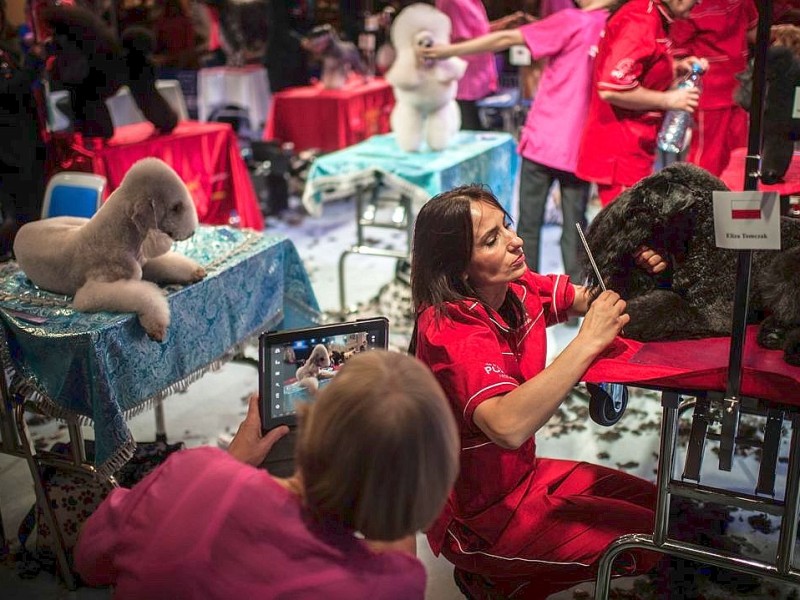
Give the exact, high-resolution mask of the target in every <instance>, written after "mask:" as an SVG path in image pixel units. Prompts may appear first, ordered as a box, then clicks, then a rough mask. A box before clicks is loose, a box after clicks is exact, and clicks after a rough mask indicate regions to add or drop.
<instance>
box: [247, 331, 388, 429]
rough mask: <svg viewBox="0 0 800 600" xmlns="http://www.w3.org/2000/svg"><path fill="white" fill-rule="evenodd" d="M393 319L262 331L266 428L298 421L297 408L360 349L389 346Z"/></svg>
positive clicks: (263, 417)
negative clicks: (390, 325) (391, 320)
mask: <svg viewBox="0 0 800 600" xmlns="http://www.w3.org/2000/svg"><path fill="white" fill-rule="evenodd" d="M387 342H388V321H387V320H386V319H385V318H382V317H380V318H374V319H365V320H363V321H353V322H349V323H336V324H332V325H321V326H317V327H310V328H307V329H297V330H291V331H282V332H273V333H266V334H263V335H262V336H261V340H260V353H259V354H260V356H259V364H260V369H259V375H260V382H261V386H260V387H261V390H260V393H261V420H262V425H263V427H264V429H271V428H273V427H275V426H277V425H281V424H286V425H290V426H293V425H295V424H296V415H297V407H298V405H299V404H300V403H304V402H311V401H313V398H314V394H315V393H316V392H317V391H318V390H321V389H323V388H324V387H325V386H326V385H327V384H328V383H330V381H331V380H332V379H333V378H334V377H335V376H336V373H337V372H338V370H339V369H341V367H342V365H344V364H345V363H346V362H347V361H348V360H349V359H350V358H352V357H353V356H355V355H356V354H358V353H359V352H367V351H369V350H373V349H375V348H383V349H385V348H386V347H387Z"/></svg>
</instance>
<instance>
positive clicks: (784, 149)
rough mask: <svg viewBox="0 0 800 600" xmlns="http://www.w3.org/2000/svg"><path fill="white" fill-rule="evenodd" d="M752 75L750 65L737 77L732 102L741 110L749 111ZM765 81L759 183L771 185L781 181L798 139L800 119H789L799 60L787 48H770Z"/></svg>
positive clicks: (799, 77) (798, 78)
mask: <svg viewBox="0 0 800 600" xmlns="http://www.w3.org/2000/svg"><path fill="white" fill-rule="evenodd" d="M752 72H753V63H752V61H751V62H750V66H749V67H748V70H747V71H745V72H744V73H740V74H739V75H737V77H738V78H739V80H740V82H741V85H740V86H739V87H738V88H737V91H736V94H735V96H734V98H735V100H736V102H737V103H738V104H739V105H740V106H742V108H744V109H745V110H750V103H751V100H752V92H753V74H752ZM765 79H766V90H765V94H766V95H765V102H764V120H763V138H764V143H763V147H762V149H761V156H762V158H761V180H762V181H763V182H764V183H766V184H770V185H771V184H775V183H778V182H780V181H782V180H783V176H784V175H785V174H786V171H787V170H788V169H789V165H790V164H791V161H792V153H793V151H794V143H795V142H796V141H797V140H798V139H800V119H793V118H792V108H793V105H794V94H795V89H796V88H797V87H798V86H800V60H798V59H797V58H796V57H795V55H794V53H793V52H792V51H791V50H790V49H789V48H787V47H784V46H772V47H770V48H769V49H768V50H767V60H766V75H765Z"/></svg>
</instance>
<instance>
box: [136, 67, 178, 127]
mask: <svg viewBox="0 0 800 600" xmlns="http://www.w3.org/2000/svg"><path fill="white" fill-rule="evenodd" d="M128 86H129V87H130V90H131V95H132V96H133V98H134V100H136V104H137V105H138V106H139V108H140V109H141V111H142V114H143V115H144V116H145V118H146V119H147V120H148V121H150V122H151V123H152V124H153V125H155V126H156V129H158V130H159V131H160V132H161V133H169V132H171V131H172V130H173V129H175V127H176V126H177V125H178V115H177V114H175V111H174V110H173V109H172V107H171V106H170V105H169V102H167V101H166V100H165V99H164V96H162V95H161V93H160V92H159V91H158V90H157V89H156V86H155V80H151V81H136V82H134V81H131V82H130V83H129V84H128Z"/></svg>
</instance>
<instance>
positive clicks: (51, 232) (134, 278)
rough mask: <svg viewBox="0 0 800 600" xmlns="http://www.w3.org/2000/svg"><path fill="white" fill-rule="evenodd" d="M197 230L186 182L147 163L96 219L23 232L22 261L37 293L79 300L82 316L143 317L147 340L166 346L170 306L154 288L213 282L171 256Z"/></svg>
mask: <svg viewBox="0 0 800 600" xmlns="http://www.w3.org/2000/svg"><path fill="white" fill-rule="evenodd" d="M196 227H197V212H196V211H195V207H194V202H193V201H192V197H191V195H190V194H189V191H188V189H187V188H186V185H185V184H184V183H183V181H181V178H180V177H178V174H177V173H175V171H174V170H172V168H171V167H170V166H169V165H167V164H166V163H165V162H163V161H161V160H159V159H157V158H145V159H142V160H140V161H138V162H137V163H135V164H134V165H133V166H132V167H131V168H130V170H129V171H128V172H127V173H126V174H125V177H124V179H123V180H122V183H121V184H120V186H119V187H118V188H117V189H116V190H114V192H113V193H112V194H111V195H110V196H109V198H108V200H107V201H106V202H105V203H104V204H103V205H102V206H101V207H100V210H98V211H97V213H95V214H94V216H93V217H92V218H91V219H84V218H78V217H53V218H50V219H44V220H41V221H34V222H31V223H27V224H26V225H24V226H23V227H21V228H20V230H19V233H18V234H17V237H16V240H15V242H14V254H15V256H16V259H17V262H18V263H19V266H20V268H21V269H22V270H23V271H24V272H25V274H26V275H27V276H28V278H29V279H30V280H31V281H32V282H33V283H34V285H36V286H38V287H39V288H41V289H43V290H48V291H50V292H55V293H58V294H66V295H70V296H74V298H73V301H72V306H73V308H75V309H76V310H80V311H86V312H98V311H102V310H108V311H114V312H136V313H137V314H138V315H139V322H140V323H141V324H142V327H144V330H145V331H146V332H147V334H148V335H149V336H150V337H151V338H153V339H154V340H157V341H162V340H163V339H164V336H165V335H166V333H167V327H168V326H169V319H170V314H169V304H168V302H167V298H166V296H165V295H164V293H163V291H162V290H161V288H159V287H158V285H156V284H155V283H151V282H158V283H193V282H196V281H200V280H201V279H203V277H205V275H206V272H205V269H203V267H202V266H200V265H199V264H197V263H196V262H194V261H193V260H191V259H189V258H187V257H185V256H183V255H180V254H177V253H176V252H173V251H171V250H170V248H171V246H172V242H173V240H185V239H187V238H189V237H190V236H191V235H192V234H193V233H194V230H195V228H196ZM143 279H146V280H148V281H143Z"/></svg>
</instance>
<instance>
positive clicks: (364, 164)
mask: <svg viewBox="0 0 800 600" xmlns="http://www.w3.org/2000/svg"><path fill="white" fill-rule="evenodd" d="M518 168H519V157H518V155H517V152H516V142H515V141H514V138H513V137H511V135H510V134H508V133H502V132H494V131H486V132H477V131H460V132H459V133H458V134H457V135H456V137H455V138H454V139H453V140H452V141H451V142H450V145H449V146H448V148H447V149H446V150H442V151H441V152H431V151H427V152H404V151H402V150H400V149H399V148H398V147H397V143H396V142H395V140H394V135H393V134H384V135H375V136H372V137H371V138H369V139H368V140H365V141H363V142H361V143H359V144H355V145H353V146H350V147H348V148H345V149H343V150H339V151H337V152H331V153H330V154H326V155H324V156H321V157H319V158H317V159H316V160H315V161H314V163H313V164H312V165H311V170H310V172H309V175H308V179H307V180H306V186H305V190H304V191H303V204H304V205H305V207H306V210H308V212H309V213H310V214H312V215H316V216H319V215H320V214H321V212H322V203H323V202H324V201H326V200H333V199H337V198H345V197H347V196H351V195H353V194H355V193H356V191H357V190H358V189H359V188H362V187H368V186H369V185H371V184H372V183H374V182H375V179H376V176H377V175H379V176H380V177H381V179H382V181H383V183H384V184H386V185H387V186H389V187H392V188H395V189H397V190H399V191H401V192H404V193H406V194H408V195H409V196H410V197H411V199H412V200H413V202H414V206H415V207H416V209H417V210H418V209H419V206H421V205H422V204H424V203H425V202H426V201H427V200H428V199H429V198H430V197H431V196H433V195H434V194H438V193H439V192H443V191H445V190H449V189H450V188H454V187H456V186H459V185H467V184H471V183H483V184H485V185H487V186H488V187H489V188H490V189H491V190H492V192H493V193H494V194H495V195H496V196H497V199H498V200H499V201H500V203H501V204H502V205H503V207H504V208H505V209H506V210H507V211H509V212H511V206H512V201H513V196H514V182H515V180H516V177H517V170H518ZM415 213H416V211H415Z"/></svg>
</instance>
